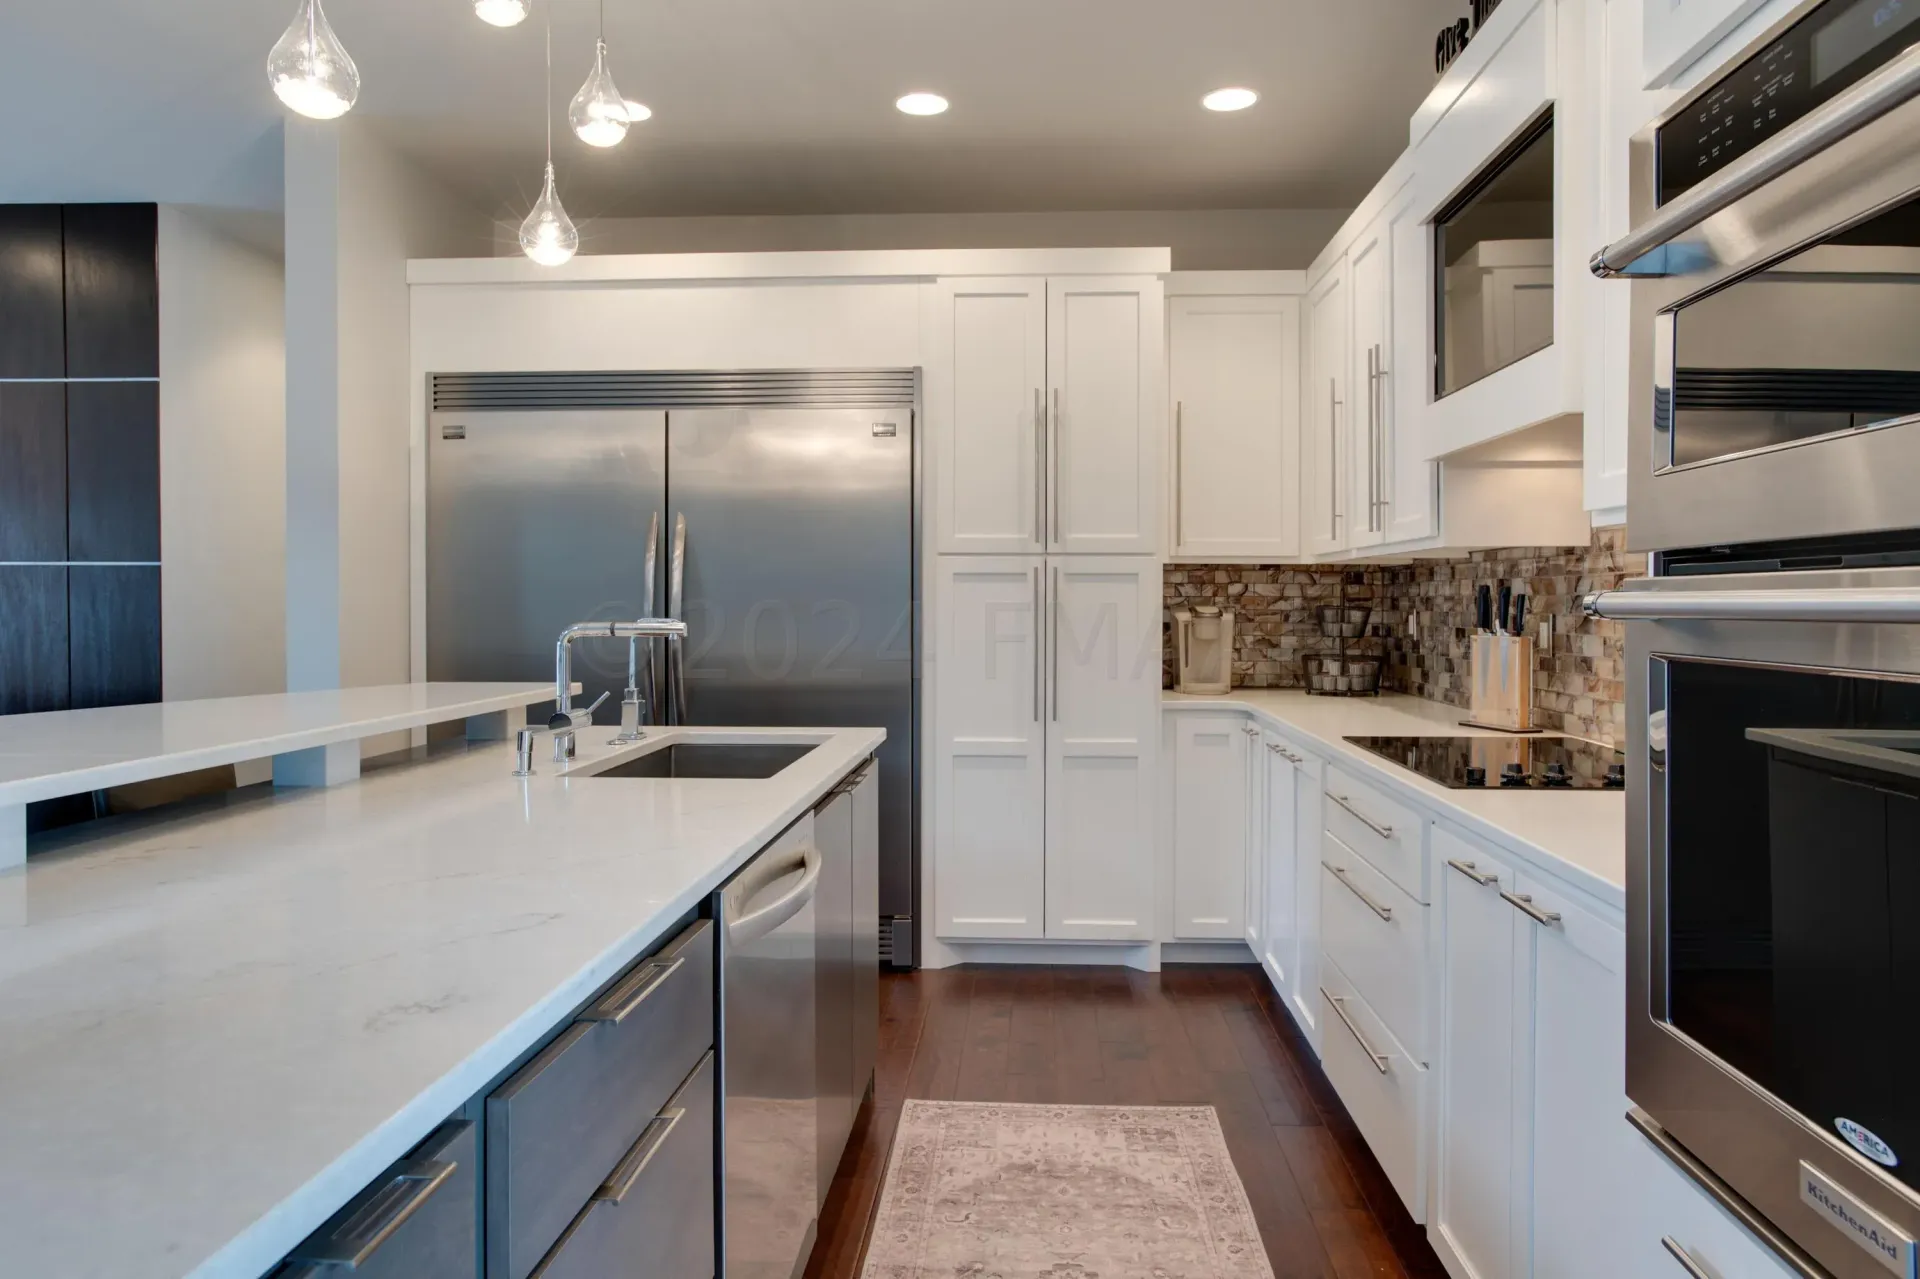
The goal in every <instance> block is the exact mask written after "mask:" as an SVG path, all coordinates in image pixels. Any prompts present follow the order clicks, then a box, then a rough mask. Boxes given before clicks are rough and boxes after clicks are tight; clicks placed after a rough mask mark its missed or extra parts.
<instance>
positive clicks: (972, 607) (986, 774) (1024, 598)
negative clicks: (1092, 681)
mask: <svg viewBox="0 0 1920 1279" xmlns="http://www.w3.org/2000/svg"><path fill="white" fill-rule="evenodd" d="M1045 574H1046V568H1045V564H1044V562H1043V561H1042V560H1040V559H1039V558H1038V557H1033V558H1026V559H1022V558H1008V559H997V558H990V557H980V558H973V557H963V556H942V557H941V558H940V560H939V572H938V578H937V581H936V583H935V588H936V597H935V602H934V608H933V615H934V616H935V617H936V618H938V619H939V621H938V630H937V641H936V646H935V649H934V652H933V654H932V657H931V665H932V672H931V675H932V679H933V682H934V687H935V706H936V710H935V733H936V742H937V746H936V750H935V759H934V772H933V778H934V792H933V796H932V799H933V803H934V808H935V813H936V817H935V823H936V824H935V835H934V848H933V874H934V901H935V915H936V919H937V930H938V935H939V936H941V937H954V938H1038V937H1041V936H1044V935H1045V930H1046V890H1045V867H1046V766H1047V757H1046V728H1047V719H1046V715H1047V706H1046V692H1047V690H1046V688H1045V682H1046V674H1045V664H1044V660H1043V650H1044V647H1045V645H1044V638H1045V636H1044V628H1043V622H1044V617H1045V601H1044V598H1043V593H1044V591H1045Z"/></svg>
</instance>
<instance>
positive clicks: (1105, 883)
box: [929, 556, 1161, 941]
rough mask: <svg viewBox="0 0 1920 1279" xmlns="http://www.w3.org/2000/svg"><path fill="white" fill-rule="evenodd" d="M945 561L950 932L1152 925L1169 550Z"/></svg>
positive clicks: (938, 736) (1068, 934) (937, 832)
mask: <svg viewBox="0 0 1920 1279" xmlns="http://www.w3.org/2000/svg"><path fill="white" fill-rule="evenodd" d="M938 563H939V570H938V574H937V580H936V583H935V599H936V604H935V607H934V610H933V611H934V615H935V617H936V618H937V619H938V624H937V630H936V637H937V638H936V646H935V648H934V651H933V653H932V654H931V656H930V659H929V662H930V671H929V678H930V679H931V681H932V684H933V689H934V700H935V743H936V746H935V751H934V763H933V770H932V777H933V787H932V793H931V796H930V802H931V804H932V806H933V813H934V819H933V820H934V839H933V845H934V847H933V856H932V866H933V879H934V917H935V931H936V933H937V935H939V936H941V937H944V938H955V939H962V940H969V941H986V940H1038V939H1043V938H1051V939H1069V940H1080V941H1121V940H1134V941H1146V940H1150V939H1151V936H1152V908H1153V830H1154V828H1155V820H1154V819H1155V813H1154V794H1155V786H1154V784H1153V778H1154V776H1155V768H1156V761H1157V757H1158V754H1159V742H1158V728H1159V716H1160V652H1159V644H1160V597H1161V582H1160V569H1159V565H1158V563H1157V562H1156V561H1154V560H1151V559H1146V558H1135V557H1124V558H1123V557H1077V556H1076V557H1063V558H1058V559H1052V560H1048V559H1044V558H1041V557H1039V556H1026V557H988V556H980V557H973V556H941V557H940V559H939V561H938ZM1036 622H1037V625H1036Z"/></svg>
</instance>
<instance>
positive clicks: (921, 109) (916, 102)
mask: <svg viewBox="0 0 1920 1279" xmlns="http://www.w3.org/2000/svg"><path fill="white" fill-rule="evenodd" d="M893 105H894V106H896V107H899V108H900V109H901V110H902V111H904V112H906V113H907V114H908V115H939V114H940V113H941V112H942V111H945V110H946V109H947V100H946V99H945V98H943V97H941V96H940V95H939V94H937V93H909V94H908V95H907V96H905V97H904V98H901V99H900V100H899V101H898V102H895V103H894V104H893Z"/></svg>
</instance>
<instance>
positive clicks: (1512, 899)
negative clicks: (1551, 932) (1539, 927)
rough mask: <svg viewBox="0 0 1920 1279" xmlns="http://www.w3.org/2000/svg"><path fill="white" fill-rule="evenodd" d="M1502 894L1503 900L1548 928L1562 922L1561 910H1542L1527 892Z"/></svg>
mask: <svg viewBox="0 0 1920 1279" xmlns="http://www.w3.org/2000/svg"><path fill="white" fill-rule="evenodd" d="M1500 896H1501V898H1502V899H1503V900H1505V901H1506V903H1507V904H1508V905H1509V906H1511V907H1513V908H1514V909H1515V910H1517V911H1519V912H1520V913H1521V914H1522V915H1525V916H1526V917H1527V918H1528V919H1531V920H1532V921H1533V922H1534V923H1536V924H1545V925H1546V926H1547V927H1548V928H1553V927H1555V926H1556V925H1558V924H1559V922H1560V912H1559V911H1557V910H1541V909H1540V908H1539V907H1538V906H1536V905H1534V904H1533V898H1531V897H1529V896H1528V895H1527V894H1525V893H1507V892H1503V893H1501V894H1500Z"/></svg>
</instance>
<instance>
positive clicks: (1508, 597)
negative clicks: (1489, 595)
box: [1500, 582, 1513, 635]
mask: <svg viewBox="0 0 1920 1279" xmlns="http://www.w3.org/2000/svg"><path fill="white" fill-rule="evenodd" d="M1512 612H1513V588H1512V587H1511V586H1508V585H1507V584H1506V583H1505V582H1502V583H1500V633H1501V634H1502V635H1511V634H1513V632H1512V631H1510V630H1508V629H1507V618H1508V616H1509V615H1510V614H1511V613H1512Z"/></svg>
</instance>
